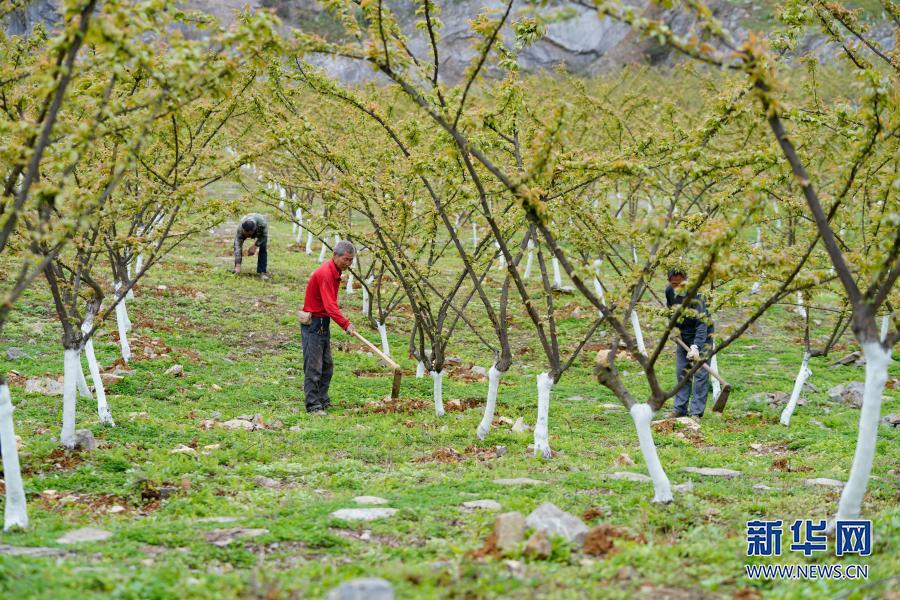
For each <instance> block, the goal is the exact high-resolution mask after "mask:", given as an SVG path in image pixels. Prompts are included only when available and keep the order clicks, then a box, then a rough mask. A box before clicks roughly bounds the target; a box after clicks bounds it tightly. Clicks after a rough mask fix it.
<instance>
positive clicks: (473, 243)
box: [472, 221, 478, 252]
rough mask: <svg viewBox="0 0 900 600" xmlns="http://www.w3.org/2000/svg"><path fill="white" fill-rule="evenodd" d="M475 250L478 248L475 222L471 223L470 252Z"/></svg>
mask: <svg viewBox="0 0 900 600" xmlns="http://www.w3.org/2000/svg"><path fill="white" fill-rule="evenodd" d="M476 248H478V227H477V226H476V225H475V221H472V252H475V249H476Z"/></svg>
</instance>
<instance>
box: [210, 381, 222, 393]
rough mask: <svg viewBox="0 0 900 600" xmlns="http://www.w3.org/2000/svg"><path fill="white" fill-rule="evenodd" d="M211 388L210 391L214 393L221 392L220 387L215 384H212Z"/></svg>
mask: <svg viewBox="0 0 900 600" xmlns="http://www.w3.org/2000/svg"><path fill="white" fill-rule="evenodd" d="M211 387H212V389H213V391H214V392H221V391H222V386H220V385H219V384H217V383H214V384H212V386H211Z"/></svg>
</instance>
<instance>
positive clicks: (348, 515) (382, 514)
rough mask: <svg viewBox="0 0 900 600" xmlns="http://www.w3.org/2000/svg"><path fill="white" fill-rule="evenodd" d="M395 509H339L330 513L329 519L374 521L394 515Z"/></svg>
mask: <svg viewBox="0 0 900 600" xmlns="http://www.w3.org/2000/svg"><path fill="white" fill-rule="evenodd" d="M396 512H397V509H396V508H341V509H339V510H336V511H334V512H333V513H331V517H332V518H335V519H341V520H342V521H375V520H376V519H384V518H387V517H390V516H392V515H394V514H395V513H396Z"/></svg>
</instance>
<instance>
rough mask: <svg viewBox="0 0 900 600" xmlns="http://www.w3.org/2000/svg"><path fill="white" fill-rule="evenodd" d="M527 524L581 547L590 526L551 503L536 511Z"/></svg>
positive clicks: (527, 520) (539, 507)
mask: <svg viewBox="0 0 900 600" xmlns="http://www.w3.org/2000/svg"><path fill="white" fill-rule="evenodd" d="M525 524H526V525H528V526H529V527H531V528H532V529H534V530H536V531H543V532H544V533H546V534H547V535H548V536H554V535H558V536H559V537H561V538H563V539H564V540H566V541H567V542H574V543H576V544H578V545H581V544H582V543H583V542H584V536H585V535H587V532H588V526H587V525H585V524H584V523H583V522H582V520H581V519H579V518H578V517H576V516H575V515H573V514H570V513H567V512H566V511H564V510H562V509H561V508H559V507H558V506H556V505H555V504H553V503H551V502H545V503H544V504H541V505H540V506H538V507H537V508H536V509H534V510H533V511H532V512H531V514H530V515H528V518H527V519H525Z"/></svg>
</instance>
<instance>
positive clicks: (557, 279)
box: [553, 256, 563, 290]
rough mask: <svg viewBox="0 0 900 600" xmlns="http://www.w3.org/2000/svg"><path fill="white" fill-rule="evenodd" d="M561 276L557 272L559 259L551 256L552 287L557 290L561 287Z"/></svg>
mask: <svg viewBox="0 0 900 600" xmlns="http://www.w3.org/2000/svg"><path fill="white" fill-rule="evenodd" d="M562 286H563V284H562V276H561V275H560V273H559V261H558V260H557V259H556V257H555V256H554V257H553V288H554V289H557V290H561V289H562Z"/></svg>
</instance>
